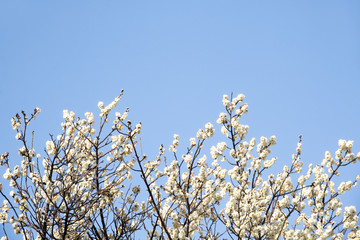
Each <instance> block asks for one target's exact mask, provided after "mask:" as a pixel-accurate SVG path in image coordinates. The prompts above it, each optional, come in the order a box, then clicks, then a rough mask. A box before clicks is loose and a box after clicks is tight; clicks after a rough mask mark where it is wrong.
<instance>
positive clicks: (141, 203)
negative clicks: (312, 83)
mask: <svg viewBox="0 0 360 240" xmlns="http://www.w3.org/2000/svg"><path fill="white" fill-rule="evenodd" d="M121 96H122V92H121V94H120V96H118V97H117V98H115V100H114V101H113V102H111V103H110V104H109V105H107V106H105V104H104V103H103V102H99V103H98V108H99V110H100V114H99V119H96V118H95V117H94V116H95V115H94V114H93V113H91V112H86V113H85V118H80V117H77V116H76V114H75V113H74V112H72V111H69V110H64V111H63V122H62V123H61V127H62V132H61V133H60V134H58V135H57V136H54V135H50V139H49V140H48V141H46V144H45V151H44V152H43V153H40V152H37V151H36V150H35V149H34V147H33V144H31V146H30V145H28V141H29V140H28V134H27V132H28V131H29V129H28V128H29V125H30V122H31V121H32V120H34V119H35V116H36V115H37V114H39V113H40V112H41V111H40V109H39V108H35V110H34V112H33V113H32V114H31V115H30V116H27V115H26V114H25V113H24V112H22V113H21V114H22V115H20V114H17V115H16V116H15V117H13V118H12V119H11V125H12V127H13V129H14V130H15V131H16V135H15V138H16V139H17V140H18V141H21V143H22V146H21V147H20V148H19V150H18V155H19V158H20V159H19V161H16V160H15V159H12V158H11V159H10V155H9V153H5V154H2V155H0V165H1V166H2V167H3V169H4V171H3V173H2V177H3V179H4V180H5V181H8V182H9V185H10V187H11V188H12V189H11V191H10V192H9V193H6V189H5V188H4V187H3V184H2V183H0V195H1V196H2V197H3V201H2V205H1V206H0V224H2V225H3V226H4V227H3V229H4V233H5V236H3V237H2V238H1V240H6V239H8V238H9V236H8V234H7V231H6V229H7V228H9V227H10V228H11V229H13V231H14V233H15V234H20V235H22V236H23V238H24V239H29V240H30V239H72V238H73V239H99V240H100V239H135V238H136V236H144V235H146V236H147V238H148V239H183V240H189V239H229V238H231V239H360V228H359V225H358V220H359V214H360V213H359V212H357V211H356V209H355V207H354V206H343V203H342V201H341V195H342V194H344V193H345V192H348V191H351V190H352V189H353V188H354V187H355V186H356V185H357V181H358V180H359V176H357V177H356V178H355V179H354V180H352V181H351V180H349V181H344V182H340V183H339V184H337V183H338V182H339V181H338V180H337V179H336V178H338V177H339V176H340V173H341V170H342V169H343V168H344V167H346V166H348V165H350V164H353V163H357V162H358V161H359V160H360V153H357V154H355V153H354V152H353V144H354V143H353V141H346V140H339V142H338V145H339V148H338V149H337V150H336V151H335V153H334V154H333V155H332V154H331V153H330V152H329V151H327V152H325V156H324V159H323V160H322V161H321V162H319V164H317V165H314V164H310V165H309V166H308V167H304V166H303V165H304V164H303V161H302V159H301V153H302V137H301V136H300V137H299V141H298V143H297V145H296V148H295V151H294V152H295V153H294V154H293V155H292V156H291V162H289V165H284V166H283V168H282V171H280V172H278V173H274V171H271V170H270V169H273V166H274V165H275V164H276V163H279V160H278V158H277V157H276V156H272V151H271V150H272V147H273V146H274V145H276V143H277V140H276V137H275V136H270V137H260V138H259V139H256V138H248V137H247V135H248V130H249V126H247V125H244V124H242V123H241V118H242V117H243V116H244V115H245V114H246V113H247V112H248V105H247V104H246V103H244V102H243V101H244V98H245V96H244V95H243V94H239V95H238V96H236V97H233V96H228V95H224V96H223V100H222V102H223V105H224V108H225V110H224V112H222V113H220V114H219V118H218V119H217V121H216V122H217V124H219V125H220V132H221V134H222V135H220V137H222V139H220V140H219V141H217V143H215V144H214V145H213V146H211V147H210V149H209V150H208V151H207V150H205V148H204V146H206V142H207V141H208V139H210V138H214V136H215V127H214V126H213V125H212V124H211V123H210V122H209V123H206V124H205V127H204V128H203V129H200V130H199V131H198V132H197V133H196V134H195V136H193V137H192V138H190V139H189V142H188V145H187V148H186V151H185V152H184V153H183V154H180V153H179V151H180V150H179V149H180V148H179V146H180V143H181V141H180V140H181V138H180V136H179V135H178V134H174V136H173V141H172V143H171V144H170V146H169V148H166V147H164V145H160V148H159V151H158V155H156V156H154V157H148V156H147V155H145V154H143V152H142V148H141V144H139V143H141V142H140V138H139V137H138V136H139V135H140V133H141V129H142V124H141V123H137V124H132V122H131V121H130V120H127V118H128V113H129V109H128V108H127V109H126V110H125V111H124V112H123V113H119V112H116V113H115V114H114V115H113V118H114V120H113V121H112V124H111V127H109V125H110V123H109V122H110V121H109V119H110V118H111V116H110V113H111V111H112V110H113V109H114V108H115V107H116V106H117V105H118V103H119V102H120V98H121ZM95 126H97V128H96V129H95ZM220 137H219V138H220ZM166 149H169V151H168V152H167V150H166ZM134 183H135V184H134Z"/></svg>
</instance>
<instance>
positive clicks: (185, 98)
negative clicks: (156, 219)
mask: <svg viewBox="0 0 360 240" xmlns="http://www.w3.org/2000/svg"><path fill="white" fill-rule="evenodd" d="M359 13H360V1H358V0H344V1H332V0H318V1H310V0H305V1H285V0H284V1H265V0H264V1H240V0H236V1H235V0H233V1H230V0H229V1H212V0H206V1H205V0H197V1H188V0H185V1H158V0H154V1H140V0H138V1H136V0H135V1H110V0H109V1H84V0H78V1H40V0H39V1H19V0H11V1H1V3H0V107H1V114H0V133H1V138H2V140H1V145H0V152H1V153H4V152H6V151H9V152H10V153H13V154H12V155H11V156H12V157H11V159H12V160H13V161H18V160H19V158H18V157H17V155H16V150H17V148H18V147H19V146H20V145H19V143H17V142H16V141H15V138H14V135H15V132H14V131H13V130H12V128H11V126H10V118H11V117H12V116H13V115H14V114H15V113H16V112H18V111H20V110H25V111H28V112H30V111H32V109H33V108H34V107H40V108H41V109H42V113H41V114H40V115H39V116H38V118H37V120H36V122H34V128H35V130H36V132H35V134H36V135H35V136H36V139H35V141H36V142H37V144H38V145H39V146H41V147H43V146H44V143H45V142H46V140H48V138H49V137H48V133H53V134H58V133H60V130H61V128H60V122H61V121H62V110H63V109H69V110H73V111H74V112H75V113H77V114H78V115H79V116H81V117H82V116H83V113H84V112H87V111H93V112H97V102H98V101H99V100H102V101H104V102H105V104H107V103H109V102H110V101H112V100H113V99H114V98H115V97H116V96H117V95H118V94H119V93H120V91H121V89H124V90H125V94H124V97H123V100H122V101H121V102H120V104H119V105H118V108H117V110H119V111H123V110H124V109H125V108H126V107H130V114H129V119H132V120H133V121H142V123H143V131H142V142H143V149H144V151H145V152H146V153H148V155H149V156H154V154H155V153H157V151H158V146H159V145H160V144H161V143H163V144H164V145H166V146H168V145H169V144H170V143H171V140H172V136H173V134H174V133H178V134H179V135H180V140H183V141H184V143H186V144H188V138H189V137H193V136H195V134H196V131H197V130H198V129H199V128H201V127H203V126H204V124H205V123H206V122H209V121H210V122H212V123H214V124H215V121H216V119H217V117H218V114H219V112H220V111H223V109H222V104H221V99H222V95H223V94H224V93H226V94H230V93H231V92H233V93H234V94H238V93H244V94H245V96H246V98H245V100H246V102H247V103H248V104H249V113H248V114H247V116H246V118H244V119H243V121H244V123H246V124H248V125H249V126H250V132H249V136H250V137H257V138H259V137H260V136H267V137H269V136H271V135H276V136H277V140H278V144H277V145H276V146H275V147H274V148H273V153H272V154H273V156H279V160H278V164H279V166H282V165H283V164H289V163H290V161H291V159H290V158H291V154H292V153H294V151H295V148H296V143H297V140H298V135H299V134H302V135H303V160H304V162H305V164H306V165H307V164H309V163H311V162H312V163H319V162H320V161H321V160H322V158H323V156H324V152H325V151H326V150H330V151H331V152H332V153H334V152H335V150H336V149H337V141H338V139H340V138H344V139H352V140H355V146H354V149H355V150H356V151H360V123H359V117H360V104H359V103H360V101H359V92H360V14H359ZM217 132H218V133H219V132H220V131H219V128H217ZM222 140H223V139H221V141H222ZM359 169H360V167H359V166H358V165H353V167H352V169H351V170H350V171H348V172H346V174H345V175H342V178H343V179H344V180H349V179H353V177H352V176H354V175H355V174H358V173H359V172H360V171H359ZM2 174H3V173H2V172H0V175H1V176H2ZM358 190H359V188H357V191H358ZM359 197H360V194H359V193H356V191H353V193H352V194H347V195H346V201H347V203H349V204H355V205H357V208H358V209H360V203H359V202H358V201H359V200H358V199H359ZM0 201H1V202H2V199H1V198H0ZM1 231H2V230H0V234H1Z"/></svg>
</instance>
